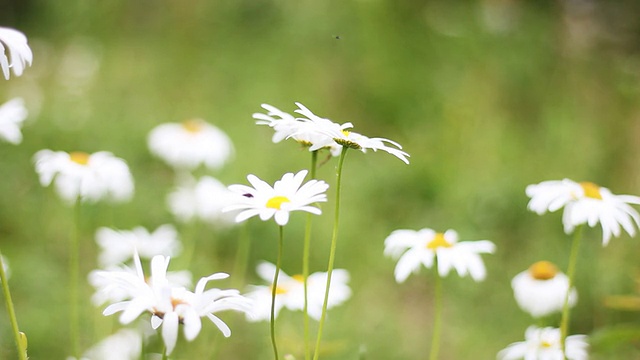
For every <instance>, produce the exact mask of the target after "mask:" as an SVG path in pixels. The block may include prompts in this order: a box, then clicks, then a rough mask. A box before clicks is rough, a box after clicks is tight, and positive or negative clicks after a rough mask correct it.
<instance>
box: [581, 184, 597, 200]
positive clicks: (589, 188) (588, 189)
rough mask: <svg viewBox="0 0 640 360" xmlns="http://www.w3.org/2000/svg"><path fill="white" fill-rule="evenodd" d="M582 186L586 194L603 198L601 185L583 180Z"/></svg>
mask: <svg viewBox="0 0 640 360" xmlns="http://www.w3.org/2000/svg"><path fill="white" fill-rule="evenodd" d="M580 186H581V187H582V191H584V196H586V197H588V198H592V199H598V200H602V195H601V194H600V186H598V185H596V184H594V183H592V182H588V181H583V182H581V183H580Z"/></svg>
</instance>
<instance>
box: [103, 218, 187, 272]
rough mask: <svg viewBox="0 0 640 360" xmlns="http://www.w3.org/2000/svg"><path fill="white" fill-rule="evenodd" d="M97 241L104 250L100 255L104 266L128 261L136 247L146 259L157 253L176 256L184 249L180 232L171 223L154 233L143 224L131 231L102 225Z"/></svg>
mask: <svg viewBox="0 0 640 360" xmlns="http://www.w3.org/2000/svg"><path fill="white" fill-rule="evenodd" d="M96 242H97V243H98V245H99V246H100V249H101V250H102V251H101V252H100V255H98V262H99V263H100V266H102V267H107V266H111V265H116V264H120V263H123V262H126V261H127V260H129V259H131V257H132V255H133V253H134V249H137V250H138V254H140V257H142V258H145V259H151V258H152V257H154V256H155V255H165V256H176V255H178V254H179V253H180V251H181V250H182V244H180V241H179V240H178V232H177V231H176V229H175V227H173V225H169V224H165V225H162V226H160V227H158V228H157V229H156V230H155V231H154V232H153V233H149V231H148V230H147V229H145V228H143V227H141V226H138V227H136V228H134V229H133V230H130V231H129V230H114V229H110V228H107V227H101V228H99V229H98V230H97V231H96Z"/></svg>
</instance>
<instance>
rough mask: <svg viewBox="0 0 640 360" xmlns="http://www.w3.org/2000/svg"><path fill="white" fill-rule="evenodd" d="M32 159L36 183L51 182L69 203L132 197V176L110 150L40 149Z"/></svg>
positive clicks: (44, 184) (44, 183)
mask: <svg viewBox="0 0 640 360" xmlns="http://www.w3.org/2000/svg"><path fill="white" fill-rule="evenodd" d="M34 161H35V167H36V172H37V173H38V175H39V177H40V184H42V186H49V185H50V184H51V183H52V182H54V186H55V188H56V190H57V192H58V194H59V195H60V196H61V197H62V198H63V199H64V200H66V201H67V202H69V203H71V204H73V203H74V202H75V201H76V200H77V199H80V200H81V201H89V202H95V201H98V200H103V199H109V200H113V201H126V200H129V199H130V198H131V197H132V196H133V188H134V186H133V177H132V176H131V172H130V171H129V167H128V166H127V163H126V162H125V161H124V160H122V159H120V158H117V157H115V156H113V154H111V153H110V152H106V151H100V152H97V153H93V154H87V153H84V152H71V153H66V152H64V151H51V150H40V151H38V152H37V153H36V154H35V156H34Z"/></svg>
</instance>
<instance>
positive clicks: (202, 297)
mask: <svg viewBox="0 0 640 360" xmlns="http://www.w3.org/2000/svg"><path fill="white" fill-rule="evenodd" d="M134 261H135V264H136V275H135V276H130V275H129V274H126V273H113V274H112V279H111V280H112V282H113V284H114V286H119V287H121V288H122V290H124V291H125V292H126V293H128V294H129V300H125V301H120V302H116V303H114V304H111V305H109V306H107V308H106V309H105V310H104V311H103V314H104V315H112V314H114V313H116V312H120V311H121V312H122V314H121V315H120V318H119V319H120V322H121V323H123V324H128V323H131V322H132V321H133V320H135V319H136V318H138V316H140V315H141V314H142V313H143V312H149V313H151V314H152V317H151V326H152V327H153V328H154V329H157V328H159V327H160V326H162V331H161V333H162V340H163V342H164V344H165V346H166V349H167V355H168V354H171V352H172V351H173V349H174V348H175V345H176V342H177V340H178V330H179V329H178V328H179V325H180V324H182V325H183V326H184V336H185V338H186V339H187V341H192V340H194V339H195V338H196V337H197V336H198V334H199V333H200V329H201V328H202V322H201V320H200V318H201V317H204V316H206V317H207V318H208V319H209V320H211V322H213V323H214V324H215V325H216V327H218V329H219V330H220V331H221V332H222V334H223V335H224V336H225V337H229V336H231V329H229V327H228V326H227V324H225V323H224V322H223V321H222V320H221V319H220V318H218V317H217V316H216V315H214V313H217V312H220V311H225V310H236V311H241V312H248V311H250V310H251V301H250V300H249V299H247V298H245V297H244V296H242V295H240V293H239V292H238V290H235V289H228V290H221V289H208V290H205V287H206V285H207V283H208V282H209V281H211V280H219V279H225V278H227V277H228V276H229V275H227V274H224V273H215V274H212V275H210V276H207V277H203V278H201V279H200V280H199V281H198V283H197V284H196V288H195V291H194V292H191V291H189V290H187V289H185V288H184V287H176V286H171V285H170V284H169V281H168V279H167V276H166V274H167V268H168V266H169V258H168V257H164V256H162V255H157V256H154V257H153V259H151V277H150V279H149V283H147V281H146V279H145V276H144V273H143V271H142V266H141V264H140V258H139V257H138V256H137V254H136V255H135V256H134Z"/></svg>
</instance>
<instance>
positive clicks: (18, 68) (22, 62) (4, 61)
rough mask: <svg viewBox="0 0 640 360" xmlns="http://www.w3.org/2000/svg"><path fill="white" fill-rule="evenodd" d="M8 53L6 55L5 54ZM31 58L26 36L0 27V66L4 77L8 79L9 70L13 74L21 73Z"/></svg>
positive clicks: (29, 63)
mask: <svg viewBox="0 0 640 360" xmlns="http://www.w3.org/2000/svg"><path fill="white" fill-rule="evenodd" d="M7 55H8V56H7ZM32 60H33V53H32V52H31V48H30V47H29V45H28V44H27V37H26V36H24V34H23V33H21V32H20V31H18V30H14V29H10V28H6V27H0V67H1V68H2V73H3V74H4V78H5V79H7V80H9V77H10V70H13V74H14V75H15V76H20V75H22V71H23V70H24V68H25V67H26V66H27V65H29V66H31V61H32Z"/></svg>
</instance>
